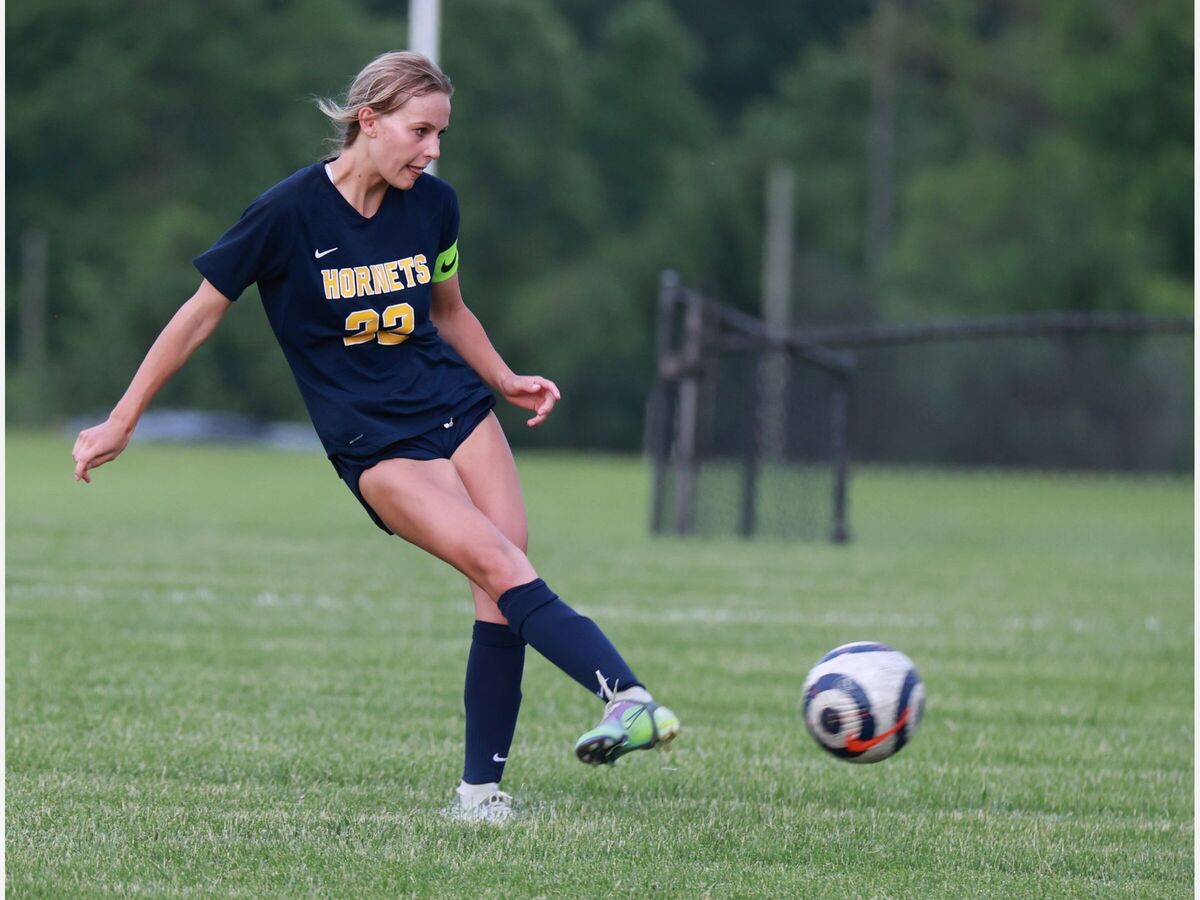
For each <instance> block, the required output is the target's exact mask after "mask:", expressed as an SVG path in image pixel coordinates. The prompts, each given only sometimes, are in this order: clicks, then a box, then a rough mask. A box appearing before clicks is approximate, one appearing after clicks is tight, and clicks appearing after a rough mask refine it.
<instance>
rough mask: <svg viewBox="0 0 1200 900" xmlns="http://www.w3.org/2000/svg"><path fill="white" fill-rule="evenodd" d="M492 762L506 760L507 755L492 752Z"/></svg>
mask: <svg viewBox="0 0 1200 900" xmlns="http://www.w3.org/2000/svg"><path fill="white" fill-rule="evenodd" d="M492 762H508V757H507V756H501V755H500V754H499V753H493V754H492Z"/></svg>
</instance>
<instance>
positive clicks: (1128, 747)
mask: <svg viewBox="0 0 1200 900" xmlns="http://www.w3.org/2000/svg"><path fill="white" fill-rule="evenodd" d="M520 464H521V470H522V478H523V480H524V483H525V486H526V490H527V494H528V499H529V508H530V516H531V523H532V529H533V546H532V549H531V553H532V556H533V558H534V561H535V563H536V564H537V565H538V566H539V570H540V571H541V572H542V573H543V574H544V575H545V576H546V577H547V579H548V580H549V581H550V583H551V584H552V585H553V586H554V587H555V589H556V590H558V591H559V592H560V593H562V594H563V596H564V597H566V598H567V599H568V601H569V602H571V603H572V604H573V605H575V606H576V607H578V608H579V609H581V610H583V611H585V612H587V613H588V614H590V615H593V616H594V617H595V618H596V619H597V620H598V621H599V622H600V623H601V624H602V625H603V626H604V627H605V628H606V630H608V631H609V632H610V633H611V634H612V635H613V637H614V638H615V639H616V641H617V643H618V644H619V646H621V647H622V649H623V651H624V652H625V653H626V655H627V656H628V657H629V658H630V660H631V661H632V662H633V664H634V668H635V670H636V671H638V672H639V674H641V675H642V677H643V678H645V679H646V680H647V681H648V683H650V685H651V687H652V688H653V689H654V690H655V691H656V693H658V694H659V695H661V696H662V698H663V699H665V700H668V701H669V702H670V703H671V705H672V706H673V707H675V708H676V709H677V710H678V711H679V712H680V713H681V715H682V716H683V718H684V722H685V733H684V736H683V738H682V739H681V740H680V742H678V748H677V749H676V750H675V751H674V752H672V753H670V754H639V755H636V756H635V757H634V758H630V759H627V760H623V761H622V762H621V763H620V764H619V765H618V766H616V767H614V768H613V769H611V770H609V769H605V770H590V769H586V768H584V767H582V766H580V765H579V764H578V763H577V762H576V761H575V760H574V759H573V757H572V755H571V753H570V745H571V742H572V741H573V739H574V737H575V736H576V735H577V733H578V732H579V731H580V730H582V729H583V728H585V727H587V726H589V725H590V724H591V723H592V721H593V720H594V718H595V716H596V714H597V712H598V708H597V706H596V702H595V700H594V698H589V697H588V696H587V695H586V694H585V693H584V692H583V691H581V690H580V689H579V688H578V687H577V686H575V685H573V684H572V683H570V682H568V681H567V680H566V679H565V678H563V677H562V676H561V675H560V674H559V673H557V671H555V670H554V669H553V668H552V667H550V666H549V665H548V664H546V663H545V662H544V661H542V660H541V659H539V658H536V657H535V656H531V658H530V659H529V662H528V664H527V669H526V682H525V691H524V693H525V702H524V706H523V711H522V719H521V723H520V725H519V727H518V732H517V739H516V743H515V745H514V748H513V753H512V760H511V762H510V764H509V769H508V774H507V776H506V779H505V787H506V788H507V789H509V790H511V791H513V792H514V793H515V794H516V795H517V796H518V798H519V800H520V802H521V810H522V814H521V816H520V817H519V818H518V820H517V821H516V822H514V823H513V827H511V828H509V829H505V830H498V829H492V828H475V827H466V826H463V825H461V824H458V823H454V822H451V821H449V820H448V819H446V818H445V817H443V816H442V815H441V810H442V809H443V808H444V807H445V806H446V805H447V803H448V800H449V791H450V788H451V787H452V786H453V784H454V783H455V781H456V780H457V776H458V771H459V765H460V753H461V728H462V725H461V690H462V683H461V679H462V667H463V663H464V661H465V657H466V650H467V643H468V640H469V630H470V619H471V612H470V609H471V607H470V604H469V601H468V599H467V597H466V594H465V591H464V589H463V585H462V580H461V578H460V577H459V576H457V575H456V574H455V573H452V572H450V571H449V570H447V569H446V567H445V566H443V565H442V564H441V563H438V562H437V561H435V560H432V559H430V558H428V557H426V556H424V555H423V554H421V553H419V552H417V551H415V550H412V549H411V548H407V547H405V546H404V545H402V544H401V543H400V542H398V541H396V540H395V539H394V538H391V539H389V538H387V537H386V536H385V535H383V534H382V533H381V532H378V531H376V530H375V529H374V528H373V526H372V525H371V524H370V523H369V521H368V520H367V519H366V518H365V516H364V515H363V514H362V512H361V510H360V509H359V508H358V506H357V504H356V503H355V502H354V501H353V500H352V498H350V497H349V495H348V494H347V493H346V492H345V490H344V488H342V487H341V485H340V484H339V482H337V480H336V478H335V477H334V476H333V473H332V470H331V468H330V467H329V466H328V463H327V462H325V461H324V460H323V459H320V458H319V457H312V456H308V455H303V454H300V455H296V454H286V453H277V452H268V451H261V450H254V449H245V448H221V447H191V448H172V447H145V446H140V445H137V444H135V445H134V446H133V447H131V448H130V450H129V452H128V455H127V456H126V457H123V458H122V459H121V460H120V461H119V462H118V463H117V464H115V465H114V466H110V467H106V468H104V469H101V470H100V471H99V472H98V473H96V475H97V477H96V483H95V484H93V485H91V486H88V487H83V486H80V485H75V484H73V483H72V482H71V479H70V465H69V441H64V440H63V439H61V438H58V437H49V436H44V435H26V434H13V435H10V436H9V440H8V473H7V474H8V479H7V483H8V508H7V517H8V518H7V535H8V549H7V582H8V598H7V617H8V619H7V621H8V648H7V652H8V671H7V687H8V693H7V723H6V724H7V759H8V772H7V777H8V783H7V797H6V800H7V807H6V816H7V826H8V838H7V840H8V847H7V851H8V853H7V860H8V871H7V887H8V891H9V893H10V894H11V895H12V896H72V897H74V896H103V895H111V894H131V893H143V894H147V895H150V896H213V895H220V896H245V897H269V896H281V897H282V896H355V897H370V896H379V897H390V896H400V895H411V896H430V897H432V896H464V897H466V896H470V897H514V896H517V897H519V896H576V895H596V894H601V895H613V896H633V895H638V896H640V895H644V894H645V893H647V892H651V893H653V892H658V893H665V894H668V895H676V896H714V897H715V896H804V897H822V896H827V897H859V896H890V897H960V896H993V897H1012V896H1039V897H1059V896H1061V897H1083V896H1088V897H1090V896H1096V895H1101V896H1154V897H1174V896H1181V897H1182V896H1191V895H1192V891H1193V878H1192V872H1193V853H1194V851H1193V841H1194V834H1193V826H1192V819H1193V812H1194V810H1193V802H1192V797H1193V785H1194V775H1193V771H1192V747H1193V723H1192V718H1191V715H1192V701H1193V691H1192V677H1191V674H1192V653H1193V643H1194V634H1193V612H1192V605H1191V597H1192V519H1191V515H1192V484H1191V482H1190V481H1181V480H1171V479H1117V478H1074V477H1073V478H1065V479H1064V478H1060V477H1054V476H1015V475H1007V476H1000V475H997V474H995V473H978V474H974V475H962V474H950V475H945V474H938V473H925V472H921V473H912V472H902V471H884V470H879V471H870V470H868V471H865V472H861V473H858V474H856V476H855V480H854V483H853V488H852V491H853V492H852V496H851V502H852V524H853V526H854V531H855V538H856V540H855V543H854V544H852V545H851V546H849V547H844V548H835V547H830V546H826V545H792V544H786V543H780V542H773V543H772V542H761V543H759V542H753V543H745V542H741V541H735V540H702V541H680V540H673V539H659V540H651V539H648V538H647V537H646V534H645V525H644V523H645V519H646V511H647V493H646V491H647V484H648V480H647V473H646V470H645V468H644V466H643V465H642V464H641V462H639V461H637V460H624V459H606V458H591V457H555V456H544V455H537V454H525V455H523V456H522V458H521V460H520ZM862 638H869V639H876V640H883V641H887V642H890V643H893V644H895V645H896V646H899V647H900V648H901V649H903V650H904V651H905V652H906V653H908V654H909V655H910V656H912V657H913V659H914V660H915V661H916V662H917V665H918V667H919V668H920V670H921V673H922V675H923V677H924V678H925V680H926V683H927V686H928V688H929V702H928V707H927V713H926V720H925V722H924V723H923V724H922V726H921V731H920V732H919V733H918V735H917V737H916V739H915V740H914V741H913V743H912V744H911V745H910V746H909V747H907V748H906V749H905V750H904V752H903V753H901V754H900V755H899V756H898V757H897V758H896V759H894V760H891V761H889V762H887V763H884V764H881V765H878V766H870V767H857V766H849V765H845V764H843V763H841V762H838V761H835V760H834V759H832V758H831V757H828V756H827V755H826V754H824V753H823V752H822V751H820V750H819V749H818V748H817V747H816V746H815V745H814V744H813V743H812V742H811V741H810V740H809V738H808V736H807V734H806V733H805V732H804V729H803V724H802V722H801V720H800V716H799V688H800V682H801V680H802V679H803V676H804V673H805V672H806V671H807V668H808V667H809V666H810V665H811V664H812V663H813V662H815V660H816V658H817V657H818V656H820V655H821V654H822V653H823V652H825V651H826V650H828V649H829V648H830V647H831V646H834V645H835V644H838V643H842V642H844V641H846V640H853V639H862Z"/></svg>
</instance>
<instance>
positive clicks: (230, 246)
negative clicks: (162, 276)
mask: <svg viewBox="0 0 1200 900" xmlns="http://www.w3.org/2000/svg"><path fill="white" fill-rule="evenodd" d="M280 207H281V204H280V203H279V202H278V200H277V199H274V198H272V197H270V195H269V194H264V195H263V196H262V197H259V198H258V199H257V200H255V201H254V202H253V203H252V204H250V206H249V208H247V209H246V211H245V212H244V213H242V217H241V218H240V219H238V221H237V223H236V224H234V226H233V227H232V228H230V229H229V230H228V231H226V232H225V233H224V234H223V235H221V237H220V239H218V240H217V242H216V243H215V244H213V245H212V247H211V248H209V249H208V250H207V251H205V252H204V253H202V254H201V255H200V256H197V257H196V258H195V259H194V260H193V261H192V263H193V265H195V267H196V268H197V269H199V270H200V274H201V275H203V276H204V277H205V278H207V279H208V281H209V283H210V284H212V286H213V287H215V288H216V289H217V290H218V291H220V292H221V293H222V294H224V295H225V296H226V297H228V298H229V299H230V300H236V299H237V298H238V297H239V296H241V294H242V292H243V291H244V290H246V288H248V287H249V286H250V285H252V284H254V283H255V282H256V281H268V280H270V279H272V278H277V277H279V276H280V275H282V274H283V273H284V269H285V267H286V264H287V255H288V246H287V237H288V227H287V221H286V219H285V217H284V215H283V213H282V210H281V208H280Z"/></svg>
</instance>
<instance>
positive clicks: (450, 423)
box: [442, 416, 454, 428]
mask: <svg viewBox="0 0 1200 900" xmlns="http://www.w3.org/2000/svg"><path fill="white" fill-rule="evenodd" d="M453 424H454V417H453V416H451V417H450V421H449V422H443V423H442V427H443V428H449V427H450V426H451V425H453Z"/></svg>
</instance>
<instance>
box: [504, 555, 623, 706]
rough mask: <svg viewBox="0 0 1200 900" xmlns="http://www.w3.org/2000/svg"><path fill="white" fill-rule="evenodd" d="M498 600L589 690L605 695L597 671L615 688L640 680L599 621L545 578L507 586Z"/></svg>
mask: <svg viewBox="0 0 1200 900" xmlns="http://www.w3.org/2000/svg"><path fill="white" fill-rule="evenodd" d="M496 603H497V605H498V606H499V607H500V612H502V613H504V618H506V619H508V627H509V628H511V629H512V630H513V632H515V633H516V634H517V635H518V636H520V637H522V638H524V639H525V641H526V642H527V643H528V644H529V646H531V647H533V649H534V650H536V651H537V652H538V653H540V654H542V656H544V657H546V659H548V660H550V662H552V663H554V664H555V665H556V666H558V667H559V668H560V669H562V670H563V671H564V672H566V673H567V674H568V675H570V676H571V677H572V678H574V679H575V680H576V681H578V682H579V683H580V684H581V685H583V686H584V687H585V688H587V689H588V690H589V691H592V692H593V693H595V694H598V695H600V696H603V694H601V692H600V690H599V687H600V682H599V681H598V680H597V679H596V672H597V671H600V672H602V673H603V674H604V680H605V681H606V682H607V683H608V687H609V689H610V690H613V691H617V690H623V689H624V688H628V687H633V686H635V685H640V684H641V682H640V681H638V680H637V677H636V676H635V675H634V674H633V670H632V669H630V668H629V666H628V665H627V664H626V662H625V660H624V659H622V658H621V654H620V653H618V652H617V648H616V647H614V646H613V645H612V642H611V641H609V639H608V638H607V637H605V636H604V632H603V631H601V630H600V628H599V626H597V625H596V623H595V622H593V621H592V620H591V619H589V618H588V617H587V616H581V615H580V614H579V613H577V612H575V610H573V609H571V607H569V606H567V604H565V603H563V602H562V600H560V599H558V595H557V594H555V593H554V591H552V590H550V588H548V587H546V582H544V581H542V579H540V578H538V579H537V580H535V581H531V582H529V584H521V585H517V586H516V587H515V588H511V589H509V590H507V591H505V592H504V593H503V594H501V595H500V599H499V600H497V601H496Z"/></svg>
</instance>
